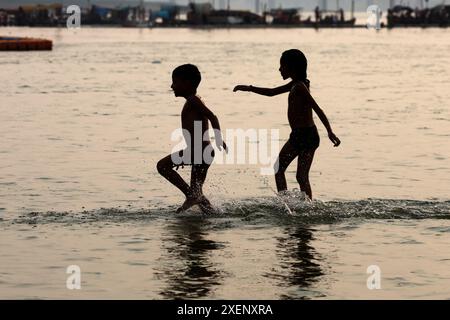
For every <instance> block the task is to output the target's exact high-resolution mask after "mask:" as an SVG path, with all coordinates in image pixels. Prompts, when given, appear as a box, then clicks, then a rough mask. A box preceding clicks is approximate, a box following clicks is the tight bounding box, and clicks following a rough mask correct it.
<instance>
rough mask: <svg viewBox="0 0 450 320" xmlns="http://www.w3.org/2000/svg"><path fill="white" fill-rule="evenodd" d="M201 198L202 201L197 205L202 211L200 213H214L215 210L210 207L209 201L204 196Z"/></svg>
mask: <svg viewBox="0 0 450 320" xmlns="http://www.w3.org/2000/svg"><path fill="white" fill-rule="evenodd" d="M201 198H202V201H201V202H200V203H199V205H198V206H199V207H200V209H202V212H203V213H205V214H214V213H216V210H215V209H214V207H213V206H212V204H211V202H209V200H208V199H207V198H206V197H205V196H201Z"/></svg>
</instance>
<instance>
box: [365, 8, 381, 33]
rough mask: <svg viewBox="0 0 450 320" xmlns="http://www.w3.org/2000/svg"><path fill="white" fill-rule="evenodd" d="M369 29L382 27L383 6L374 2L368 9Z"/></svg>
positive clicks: (367, 24)
mask: <svg viewBox="0 0 450 320" xmlns="http://www.w3.org/2000/svg"><path fill="white" fill-rule="evenodd" d="M366 12H367V15H368V17H367V23H366V26H367V29H376V30H380V29H381V8H380V6H379V5H376V4H372V5H370V6H369V7H368V8H367V10H366Z"/></svg>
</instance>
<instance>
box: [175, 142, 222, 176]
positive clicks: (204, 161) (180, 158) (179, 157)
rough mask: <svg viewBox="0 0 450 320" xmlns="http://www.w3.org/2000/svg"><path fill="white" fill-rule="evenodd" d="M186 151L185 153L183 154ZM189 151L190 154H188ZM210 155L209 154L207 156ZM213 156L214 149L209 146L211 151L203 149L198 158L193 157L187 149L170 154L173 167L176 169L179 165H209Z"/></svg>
mask: <svg viewBox="0 0 450 320" xmlns="http://www.w3.org/2000/svg"><path fill="white" fill-rule="evenodd" d="M185 153H186V154H185ZM189 153H190V155H189ZM209 155H210V156H209ZM214 157H215V152H214V149H213V148H212V147H211V151H210V152H209V151H207V150H205V149H203V154H201V155H199V156H198V159H196V158H195V157H194V155H193V154H192V152H190V151H189V150H187V149H184V150H180V151H178V152H176V153H174V154H173V155H172V162H173V167H175V168H176V169H177V170H178V168H179V167H182V168H184V166H192V165H194V166H210V165H211V163H212V162H213V160H214Z"/></svg>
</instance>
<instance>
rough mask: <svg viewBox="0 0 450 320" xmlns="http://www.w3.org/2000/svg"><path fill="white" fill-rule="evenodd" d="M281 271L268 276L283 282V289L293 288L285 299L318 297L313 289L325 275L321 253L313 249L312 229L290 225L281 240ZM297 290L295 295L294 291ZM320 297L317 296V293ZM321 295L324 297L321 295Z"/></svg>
mask: <svg viewBox="0 0 450 320" xmlns="http://www.w3.org/2000/svg"><path fill="white" fill-rule="evenodd" d="M277 240H278V244H277V248H276V249H277V256H278V258H279V261H278V263H277V264H278V266H277V270H276V271H277V272H276V273H270V274H267V275H266V277H268V278H272V279H277V280H279V286H281V287H286V288H289V289H290V290H288V291H286V293H285V294H283V295H282V296H281V297H280V298H281V299H299V298H300V299H304V298H309V297H311V294H314V291H313V290H310V289H309V288H310V287H312V286H313V285H314V284H315V283H316V282H317V281H318V280H319V279H320V277H321V276H323V275H324V272H323V271H322V268H321V266H320V264H319V263H318V262H317V261H318V260H319V257H318V253H317V252H316V250H315V249H314V247H312V246H311V241H312V240H313V233H312V230H310V229H307V228H306V227H304V226H286V227H285V228H284V235H283V236H280V237H278V238H277ZM291 291H293V292H291ZM314 296H315V297H317V294H314ZM320 296H321V295H320Z"/></svg>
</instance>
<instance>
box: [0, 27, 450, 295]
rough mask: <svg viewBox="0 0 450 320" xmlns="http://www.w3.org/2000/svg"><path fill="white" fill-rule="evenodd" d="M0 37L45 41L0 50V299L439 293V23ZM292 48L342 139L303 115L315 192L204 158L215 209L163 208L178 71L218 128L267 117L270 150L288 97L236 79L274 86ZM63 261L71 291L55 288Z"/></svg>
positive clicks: (443, 203)
mask: <svg viewBox="0 0 450 320" xmlns="http://www.w3.org/2000/svg"><path fill="white" fill-rule="evenodd" d="M0 34H1V35H3V36H32V37H43V38H48V39H52V40H53V41H54V50H53V51H51V52H0V70H1V72H0V83H1V85H0V97H1V98H0V114H1V116H0V117H1V126H0V134H1V137H2V139H1V140H0V228H1V232H0V239H1V246H0V248H1V249H0V255H1V262H0V298H7V299H10V298H33V299H34V298H37V299H46V298H63V299H83V298H87V299H91V298H113V299H116V298H125V299H129V298H136V299H147V298H150V299H173V298H193V299H196V298H210V299H211V298H212V299H240V298H242V299H251V298H254V299H288V298H289V299H301V298H306V299H309V298H312V299H315V298H323V299H338V298H345V299H348V298H355V299H361V298H364V299H366V298H367V299H395V298H408V299H432V298H447V299H448V298H450V289H449V288H450V286H449V284H450V250H449V245H450V197H449V191H448V190H449V185H450V166H449V157H450V139H449V137H450V108H449V107H450V106H449V102H448V101H449V100H450V91H449V90H448V84H449V82H450V56H449V55H448V52H450V37H449V36H448V30H447V29H434V28H430V29H415V28H409V29H394V30H380V31H378V32H376V31H374V30H367V29H342V30H336V29H329V30H319V31H316V30H312V29H311V30H310V29H229V30H228V29H184V28H179V29H176V28H175V29H116V28H88V27H83V28H81V29H80V30H67V29H51V28H48V29H46V28H1V29H0ZM289 48H299V49H301V50H302V51H304V52H305V54H306V56H307V58H308V62H309V65H308V77H309V79H310V80H311V92H312V94H313V96H314V97H315V99H316V101H317V102H318V103H319V105H320V106H321V107H322V108H323V109H324V111H325V113H326V114H327V115H328V117H329V119H330V122H331V124H332V126H333V129H334V131H335V132H336V134H337V135H338V136H339V137H340V138H341V140H342V145H341V146H340V147H338V148H333V147H332V144H331V142H330V141H328V139H327V136H326V131H325V129H324V127H323V126H322V124H321V123H320V120H319V119H318V118H317V117H316V119H315V121H316V125H317V126H318V128H319V132H320V136H321V146H320V148H319V149H318V151H317V152H316V156H315V160H314V163H313V166H312V169H311V174H310V179H311V183H312V188H313V193H314V196H315V200H314V202H313V203H307V202H304V201H303V200H302V197H301V195H299V193H298V192H297V191H296V190H294V191H293V192H292V193H291V194H292V196H291V197H290V198H283V199H282V198H279V197H277V196H275V194H274V192H273V189H275V183H274V179H273V177H271V176H264V175H261V172H260V166H259V165H257V164H249V163H244V164H220V163H217V164H213V166H212V167H211V169H210V170H209V173H208V177H207V180H206V184H205V188H204V189H205V194H206V195H207V196H208V197H210V199H211V201H212V203H213V204H214V205H215V206H216V207H217V208H218V210H219V213H218V214H216V215H213V216H204V215H202V214H201V213H200V211H198V209H193V210H191V211H188V212H186V213H183V214H178V215H177V214H175V210H176V208H177V206H178V205H179V204H180V203H182V201H183V200H184V199H183V197H182V194H181V193H180V192H179V191H177V190H176V189H175V188H174V187H173V186H171V185H170V184H169V183H168V182H167V181H165V180H164V179H163V178H161V177H160V176H159V174H158V173H157V170H156V162H157V161H158V160H159V159H160V158H162V157H163V156H165V155H167V154H169V153H170V151H171V150H172V148H173V147H174V144H175V143H174V142H173V141H171V134H172V132H173V130H175V129H176V128H178V127H179V126H180V111H181V107H182V105H183V100H182V99H179V98H175V97H174V96H173V93H172V92H171V90H170V85H171V72H172V70H173V68H174V67H176V66H177V65H180V64H183V63H194V64H196V65H197V66H198V67H199V69H200V71H201V72H202V77H203V80H202V83H201V84H200V87H199V94H200V96H202V98H203V99H204V101H205V102H206V104H207V105H208V106H209V107H210V108H211V109H212V110H213V111H214V112H215V113H216V114H217V115H218V117H219V119H220V122H221V125H222V127H223V128H224V129H243V130H247V129H252V128H253V129H267V130H271V129H272V130H279V143H280V146H281V145H282V143H284V141H285V140H286V139H287V138H288V136H289V126H288V124H287V96H286V95H281V96H277V97H272V98H267V97H262V96H257V95H254V94H250V93H243V92H239V93H233V92H232V88H233V87H234V86H235V85H236V84H252V85H256V86H277V85H281V84H283V83H284V82H283V80H282V79H281V78H280V75H279V72H278V67H279V58H280V55H281V53H282V52H283V51H284V50H286V49H289ZM225 139H226V136H225ZM256 143H257V142H256ZM219 154H220V153H219ZM295 169H296V166H295V164H293V165H291V167H290V168H289V169H288V171H287V181H288V187H289V189H291V190H292V189H294V188H298V185H297V184H296V180H295ZM180 171H181V174H182V175H183V176H184V177H187V178H188V177H189V170H188V169H186V168H185V169H180ZM71 265H77V266H79V268H80V269H81V290H68V289H67V287H66V280H67V278H68V277H69V275H68V274H67V273H66V269H67V267H68V266H71ZM372 265H375V266H377V267H378V268H379V270H380V281H381V288H380V289H374V290H369V289H368V286H367V279H368V277H369V276H370V274H368V273H367V268H368V267H369V266H372Z"/></svg>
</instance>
